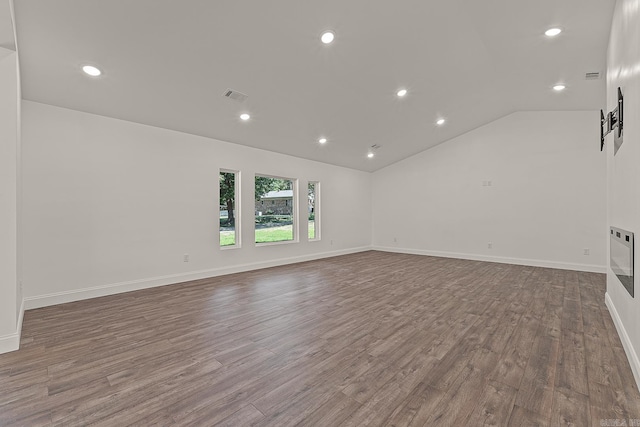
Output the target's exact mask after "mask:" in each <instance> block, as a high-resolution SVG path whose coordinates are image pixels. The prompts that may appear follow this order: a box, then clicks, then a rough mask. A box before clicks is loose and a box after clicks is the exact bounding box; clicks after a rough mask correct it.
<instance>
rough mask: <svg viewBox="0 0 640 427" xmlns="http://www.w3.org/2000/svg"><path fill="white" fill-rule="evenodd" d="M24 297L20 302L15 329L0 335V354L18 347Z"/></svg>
mask: <svg viewBox="0 0 640 427" xmlns="http://www.w3.org/2000/svg"><path fill="white" fill-rule="evenodd" d="M24 306H25V304H24V299H23V300H22V304H20V313H18V323H17V324H16V331H15V332H14V333H12V334H9V335H4V336H1V337H0V354H3V353H9V352H11V351H16V350H18V349H20V337H21V336H22V321H23V319H24V310H25V308H24Z"/></svg>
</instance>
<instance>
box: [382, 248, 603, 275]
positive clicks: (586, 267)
mask: <svg viewBox="0 0 640 427" xmlns="http://www.w3.org/2000/svg"><path fill="white" fill-rule="evenodd" d="M373 250H374V251H383V252H395V253H400V254H411V255H427V256H435V257H441V258H456V259H468V260H472V261H486V262H497V263H501V264H515V265H528V266H531V267H546V268H557V269H561V270H573V271H586V272H589V273H606V272H607V267H606V266H604V265H591V264H572V263H565V262H557V261H546V260H537V259H524V258H509V257H498V256H489V255H477V254H464V253H457V252H441V251H430V250H424V249H406V248H394V247H387V246H374V247H373Z"/></svg>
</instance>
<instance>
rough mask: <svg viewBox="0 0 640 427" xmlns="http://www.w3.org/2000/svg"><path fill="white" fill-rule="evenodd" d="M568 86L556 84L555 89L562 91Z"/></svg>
mask: <svg viewBox="0 0 640 427" xmlns="http://www.w3.org/2000/svg"><path fill="white" fill-rule="evenodd" d="M565 88H566V86H565V85H555V86H554V87H553V90H555V91H556V92H560V91H561V90H565Z"/></svg>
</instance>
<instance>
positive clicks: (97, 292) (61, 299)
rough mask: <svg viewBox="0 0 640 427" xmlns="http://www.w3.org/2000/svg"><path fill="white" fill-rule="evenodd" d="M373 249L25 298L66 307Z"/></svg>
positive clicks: (28, 302)
mask: <svg viewBox="0 0 640 427" xmlns="http://www.w3.org/2000/svg"><path fill="white" fill-rule="evenodd" d="M369 250H371V247H370V246H363V247H359V248H351V249H344V250H338V251H331V252H322V253H316V254H311V255H302V256H297V257H290V258H280V259H276V260H271V261H265V262H256V263H251V264H241V265H235V266H232V267H221V268H214V269H210V270H200V271H191V272H188V273H180V274H171V275H168V276H160V277H152V278H147V279H139V280H131V281H127V282H120V283H113V284H108V285H102V286H93V287H90V288H83V289H75V290H70V291H64V292H56V293H52V294H46V295H37V296H32V297H26V298H24V308H25V310H31V309H34V308H40V307H47V306H50V305H56V304H63V303H67V302H73V301H80V300H84V299H89V298H97V297H103V296H107V295H114V294H119V293H123V292H130V291H137V290H140V289H146V288H153V287H156V286H165V285H172V284H176V283H182V282H188V281H190V280H200V279H206V278H209V277H216V276H224V275H226V274H234V273H242V272H244V271H251V270H258V269H261V268H269V267H277V266H280V265H286V264H294V263H297V262H305V261H313V260H316V259H322V258H330V257H334V256H339V255H347V254H352V253H357V252H363V251H369Z"/></svg>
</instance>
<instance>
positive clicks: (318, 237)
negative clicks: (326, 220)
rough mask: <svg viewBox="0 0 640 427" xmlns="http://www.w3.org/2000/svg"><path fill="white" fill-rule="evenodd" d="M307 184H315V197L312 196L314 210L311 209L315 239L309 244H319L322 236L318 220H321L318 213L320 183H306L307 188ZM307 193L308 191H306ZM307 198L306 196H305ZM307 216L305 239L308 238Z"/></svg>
mask: <svg viewBox="0 0 640 427" xmlns="http://www.w3.org/2000/svg"><path fill="white" fill-rule="evenodd" d="M309 184H315V196H314V208H313V217H314V222H315V225H314V227H315V237H314V238H313V239H309V241H310V242H319V241H320V240H321V239H322V235H321V233H320V229H321V228H322V227H321V226H320V218H321V213H320V206H321V203H320V198H321V196H320V181H309V182H307V187H308V186H309ZM307 191H308V190H307ZM307 197H308V196H307ZM309 223H310V221H309V215H308V213H307V238H308V236H309Z"/></svg>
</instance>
